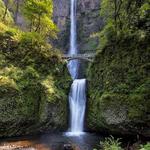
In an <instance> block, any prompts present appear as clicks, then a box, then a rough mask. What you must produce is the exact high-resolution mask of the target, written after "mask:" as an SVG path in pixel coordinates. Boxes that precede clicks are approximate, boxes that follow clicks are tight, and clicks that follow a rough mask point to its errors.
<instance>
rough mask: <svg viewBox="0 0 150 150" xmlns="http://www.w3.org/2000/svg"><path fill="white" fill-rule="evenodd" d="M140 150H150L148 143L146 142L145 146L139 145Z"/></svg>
mask: <svg viewBox="0 0 150 150" xmlns="http://www.w3.org/2000/svg"><path fill="white" fill-rule="evenodd" d="M140 150H150V143H149V142H148V143H147V144H145V145H141V149H140Z"/></svg>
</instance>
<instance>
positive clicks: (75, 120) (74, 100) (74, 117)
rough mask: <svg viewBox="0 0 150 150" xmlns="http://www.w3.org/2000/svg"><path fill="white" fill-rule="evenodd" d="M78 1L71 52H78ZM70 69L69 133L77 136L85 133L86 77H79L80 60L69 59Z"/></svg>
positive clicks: (73, 13) (73, 1)
mask: <svg viewBox="0 0 150 150" xmlns="http://www.w3.org/2000/svg"><path fill="white" fill-rule="evenodd" d="M76 1H77V0H71V10H70V12H71V13H70V19H71V27H70V49H69V52H68V53H69V54H78V49H77V32H76V5H77V4H76ZM68 69H69V72H70V74H71V76H72V78H73V79H74V81H73V83H72V86H71V90H70V94H69V106H70V130H69V132H68V133H67V134H68V135H73V136H76V135H80V134H82V133H83V127H84V115H85V106H86V79H78V69H79V62H78V60H71V61H69V63H68Z"/></svg>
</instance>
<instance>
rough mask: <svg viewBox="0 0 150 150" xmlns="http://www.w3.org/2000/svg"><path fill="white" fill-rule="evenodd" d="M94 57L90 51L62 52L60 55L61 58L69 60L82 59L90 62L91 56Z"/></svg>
mask: <svg viewBox="0 0 150 150" xmlns="http://www.w3.org/2000/svg"><path fill="white" fill-rule="evenodd" d="M94 57H95V53H90V54H72V55H71V54H64V55H62V59H66V60H67V61H70V60H75V59H79V60H84V61H89V62H92V60H93V58H94Z"/></svg>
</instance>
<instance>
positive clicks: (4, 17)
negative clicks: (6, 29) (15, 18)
mask: <svg viewBox="0 0 150 150" xmlns="http://www.w3.org/2000/svg"><path fill="white" fill-rule="evenodd" d="M8 4H9V0H6V2H5V11H4V15H3V21H4V22H5V19H6V15H7V10H8Z"/></svg>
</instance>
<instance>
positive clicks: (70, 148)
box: [64, 144, 73, 150]
mask: <svg viewBox="0 0 150 150" xmlns="http://www.w3.org/2000/svg"><path fill="white" fill-rule="evenodd" d="M64 150H73V146H72V145H71V144H64Z"/></svg>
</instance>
